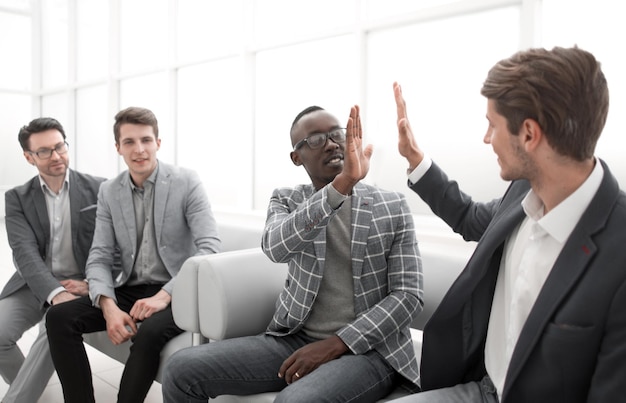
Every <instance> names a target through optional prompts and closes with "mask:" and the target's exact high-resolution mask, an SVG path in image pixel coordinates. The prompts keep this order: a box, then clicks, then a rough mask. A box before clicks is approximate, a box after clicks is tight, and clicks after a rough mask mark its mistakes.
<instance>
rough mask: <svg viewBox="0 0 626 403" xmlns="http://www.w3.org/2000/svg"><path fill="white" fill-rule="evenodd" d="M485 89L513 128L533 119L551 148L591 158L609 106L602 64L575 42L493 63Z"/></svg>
mask: <svg viewBox="0 0 626 403" xmlns="http://www.w3.org/2000/svg"><path fill="white" fill-rule="evenodd" d="M481 94H482V95H484V96H485V97H487V98H488V99H491V100H494V101H495V107H496V111H497V112H498V113H499V114H501V115H502V116H504V117H505V118H506V120H507V125H508V129H509V131H510V132H511V133H513V134H518V133H519V131H520V129H521V125H522V123H523V122H524V120H525V119H529V118H530V119H533V120H535V121H537V123H538V124H539V126H540V127H541V129H542V130H543V132H544V133H545V136H546V140H547V141H548V144H550V146H551V147H552V148H554V149H555V150H556V151H557V152H558V153H559V154H561V155H564V156H567V157H570V158H573V159H574V160H577V161H582V160H584V159H587V158H591V157H593V154H594V150H595V147H596V143H597V141H598V138H599V137H600V134H601V133H602V130H603V128H604V124H605V123H606V118H607V115H608V110H609V90H608V86H607V82H606V78H605V77H604V74H603V73H602V70H601V68H600V63H599V62H598V61H597V60H596V59H595V57H594V56H593V55H592V54H591V53H589V52H587V51H584V50H582V49H579V48H578V47H577V46H574V47H572V48H561V47H555V48H553V49H552V50H547V49H541V48H537V49H529V50H525V51H520V52H517V53H515V54H514V55H513V56H511V57H510V58H508V59H504V60H501V61H500V62H498V63H497V64H496V65H495V66H493V67H492V68H491V70H490V71H489V73H488V75H487V79H486V80H485V82H484V84H483V87H482V89H481Z"/></svg>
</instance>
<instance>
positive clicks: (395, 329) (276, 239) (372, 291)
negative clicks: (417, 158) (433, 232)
mask: <svg viewBox="0 0 626 403" xmlns="http://www.w3.org/2000/svg"><path fill="white" fill-rule="evenodd" d="M336 212H337V210H333V208H331V206H330V205H329V204H328V186H327V187H324V188H322V189H321V190H319V191H315V188H314V187H313V185H299V186H297V187H295V188H280V189H276V190H275V191H274V192H273V194H272V198H271V200H270V204H269V207H268V213H267V221H266V224H265V229H264V231H263V241H262V247H263V251H264V252H265V254H266V255H267V256H268V257H269V258H270V259H271V260H273V261H275V262H283V263H284V262H287V263H288V264H289V273H288V277H287V279H286V281H285V286H284V288H283V291H282V292H281V294H280V296H279V298H278V300H277V302H276V311H275V313H274V317H273V319H272V321H271V323H270V324H269V326H268V329H267V331H268V333H269V334H274V335H285V334H291V333H295V332H297V331H299V330H300V329H301V328H302V326H303V323H304V322H305V321H306V319H307V317H308V315H309V313H310V311H311V307H312V305H313V302H314V301H315V298H316V295H317V292H318V289H319V287H320V283H321V279H322V275H323V273H324V257H325V255H326V226H327V225H328V223H329V222H330V220H331V219H332V218H333V217H334V216H335V214H336ZM351 227H352V231H351V236H352V278H353V280H354V293H355V295H354V309H355V314H356V319H355V320H354V321H353V322H351V323H348V324H346V325H345V326H344V327H343V328H342V329H340V330H339V331H338V332H337V335H338V336H339V337H341V339H342V340H343V341H344V342H345V343H346V345H348V347H349V348H350V350H351V351H352V352H353V353H354V354H362V353H365V352H367V351H369V350H376V351H377V352H378V353H380V354H381V355H382V356H383V357H385V358H386V360H387V361H388V362H389V364H390V365H391V366H392V367H393V368H395V369H396V371H398V373H400V374H401V375H402V376H403V377H405V378H406V379H407V380H409V381H410V382H412V383H413V384H415V385H418V384H419V374H418V365H417V361H416V359H415V353H414V350H413V345H412V342H411V335H410V332H409V327H410V324H411V322H412V321H413V319H414V318H415V316H416V315H417V314H418V313H419V312H420V311H421V309H422V306H423V289H422V285H423V282H422V265H421V258H420V255H419V250H418V246H417V240H416V237H415V228H414V224H413V218H412V216H411V212H410V210H409V206H408V204H407V202H406V199H405V197H404V195H402V194H401V193H397V192H389V191H384V190H381V189H378V188H376V187H373V186H370V185H366V184H362V183H359V184H357V186H355V188H354V191H353V196H352V221H351Z"/></svg>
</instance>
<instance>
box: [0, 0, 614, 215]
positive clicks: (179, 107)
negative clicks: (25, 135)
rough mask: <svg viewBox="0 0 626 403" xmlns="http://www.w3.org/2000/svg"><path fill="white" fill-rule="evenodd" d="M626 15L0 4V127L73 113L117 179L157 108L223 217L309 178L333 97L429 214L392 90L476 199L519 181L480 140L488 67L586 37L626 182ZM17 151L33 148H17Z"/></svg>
mask: <svg viewBox="0 0 626 403" xmlns="http://www.w3.org/2000/svg"><path fill="white" fill-rule="evenodd" d="M618 7H619V2H614V1H610V0H420V1H415V0H341V1H336V0H319V1H317V2H310V1H302V0H232V1H205V0H80V1H76V0H0V54H2V55H3V63H2V64H0V102H1V103H2V105H3V106H4V107H5V109H4V110H5V111H10V112H11V113H3V116H5V118H3V119H2V120H0V131H2V133H3V135H4V136H5V137H4V138H8V139H12V138H14V136H15V134H16V133H17V129H19V126H21V125H23V124H25V123H27V122H28V121H29V120H30V119H32V118H33V117H37V116H41V115H48V116H54V117H57V118H58V119H59V120H60V121H61V122H62V123H63V124H64V126H65V127H66V130H67V133H68V138H69V139H70V140H71V148H70V152H71V157H72V165H73V167H74V168H76V169H79V170H83V171H86V172H91V173H94V174H97V175H102V176H107V177H110V176H113V175H115V174H117V173H118V172H120V171H121V170H123V169H125V165H124V163H123V161H121V160H120V158H119V157H118V156H117V153H116V152H115V147H114V145H113V141H112V139H113V134H112V124H113V117H114V115H115V114H116V113H117V112H118V111H119V110H120V109H122V108H124V107H126V106H130V105H137V106H144V107H148V108H150V109H152V110H153V111H154V112H155V114H156V115H157V118H158V119H159V126H160V136H161V138H162V146H161V149H160V151H159V158H160V159H161V160H163V161H166V162H169V163H173V164H178V165H182V166H187V167H189V168H192V169H195V170H196V171H198V173H199V174H200V176H201V177H202V179H203V181H204V182H205V184H206V188H207V191H208V192H209V195H210V198H211V202H212V204H213V206H214V208H215V209H216V210H236V211H249V210H255V211H256V212H263V211H264V210H265V208H266V207H267V203H268V199H269V197H270V194H271V191H272V190H273V189H274V188H275V187H279V186H288V185H293V184H296V183H301V182H308V181H309V179H308V177H307V175H306V172H305V171H304V169H303V168H302V167H296V166H294V165H293V164H292V163H291V160H290V158H289V153H290V151H291V144H290V141H289V129H290V125H291V122H292V120H293V118H294V117H295V115H296V114H297V113H298V112H300V111H301V110H302V109H303V108H305V107H307V106H309V105H319V106H322V107H324V108H326V109H328V110H329V111H330V112H332V113H334V114H335V115H337V117H338V118H339V119H340V120H344V119H347V116H348V112H349V108H350V106H352V105H354V104H359V105H360V106H361V109H362V118H363V123H364V125H365V126H364V127H365V141H366V142H368V143H372V144H373V145H374V156H373V160H372V164H371V169H370V173H369V175H368V176H367V178H366V179H365V180H366V181H367V182H369V183H373V184H376V185H378V186H381V187H383V188H387V189H390V190H398V191H402V192H404V193H406V194H407V197H408V199H409V203H410V206H411V208H412V210H413V211H414V212H415V213H424V214H430V212H429V210H428V208H427V207H426V206H425V205H424V204H423V203H422V202H421V200H419V198H418V197H417V196H416V195H414V194H412V193H411V192H410V190H409V189H408V188H407V187H406V176H405V169H406V163H405V162H404V160H403V159H402V158H401V157H400V156H399V155H398V152H397V144H396V143H397V133H396V126H395V121H396V116H395V106H394V101H393V94H392V83H393V82H394V81H399V82H400V83H401V84H402V86H403V89H404V93H405V96H406V99H407V102H408V107H409V117H410V119H411V122H412V125H413V128H414V130H415V131H416V134H417V136H418V139H419V141H420V144H421V145H422V147H423V149H424V150H425V151H426V152H427V153H428V154H429V155H430V156H431V157H432V158H433V159H434V160H435V161H436V162H437V163H439V164H440V165H441V166H442V167H443V168H444V169H445V170H446V171H447V172H448V173H449V174H450V176H451V177H453V178H455V179H457V180H458V181H459V183H460V184H461V187H462V188H463V189H464V190H466V191H467V192H468V193H470V194H471V195H472V196H474V198H475V199H477V200H488V199H491V198H493V197H497V196H499V195H500V194H501V193H502V191H503V189H504V188H505V187H506V185H507V184H506V183H505V182H503V181H502V180H500V178H499V175H498V173H499V169H498V166H497V162H496V159H495V155H494V154H493V151H492V150H491V147H490V146H487V145H485V144H483V143H482V138H483V134H484V132H485V130H486V120H485V117H484V116H485V110H486V100H485V99H484V98H483V97H482V96H481V95H480V88H481V85H482V82H483V80H484V78H485V77H486V74H487V71H488V70H489V68H490V67H491V66H492V65H493V64H494V63H496V62H497V61H498V60H500V59H502V58H505V57H508V56H510V55H511V54H512V53H514V52H516V51H517V50H519V49H523V48H527V47H530V46H546V47H552V46H555V45H560V46H572V45H574V44H578V45H579V46H581V47H583V48H586V49H589V50H591V51H592V52H594V54H596V56H597V57H598V59H599V60H600V61H601V62H602V63H603V67H604V71H605V73H606V75H607V79H608V81H609V86H610V89H611V110H610V112H609V119H608V122H607V126H606V130H605V132H604V134H603V136H602V137H601V139H600V143H599V145H598V150H597V154H598V155H599V156H600V157H602V158H604V159H605V160H606V161H607V162H609V164H610V166H611V169H612V170H613V171H614V173H615V174H616V175H617V177H618V178H619V179H620V180H621V181H622V182H624V181H626V160H625V159H624V158H622V157H621V154H622V153H621V149H622V141H621V137H622V136H621V134H620V128H621V127H622V126H623V124H622V122H621V120H622V119H623V118H621V115H620V114H619V111H620V110H621V109H623V108H624V107H626V77H624V76H623V74H622V73H621V72H622V71H624V70H625V69H626V61H624V60H623V58H622V57H621V52H620V48H619V44H620V42H619V38H623V37H625V36H626V26H625V25H624V24H623V23H622V21H621V20H620V15H621V14H620V13H619V10H618ZM7 38H10V40H8V39H7ZM10 144H12V143H11V141H10ZM16 144H17V142H15V144H14V145H16ZM16 153H17V156H16V155H15V154H16ZM9 154H10V155H9ZM1 157H2V158H1V160H2V161H3V162H4V161H12V162H13V163H15V164H18V162H20V161H21V159H20V158H22V157H21V154H20V152H19V150H15V148H13V149H11V150H9V149H8V148H7V149H5V150H2V155H1ZM16 166H19V165H16ZM9 171H10V172H9ZM17 171H19V170H6V169H3V171H2V173H1V174H0V175H1V176H0V190H2V189H6V188H8V187H12V186H15V185H17V184H19V183H21V182H22V181H23V179H24V177H25V176H28V175H31V174H32V171H30V170H28V167H27V166H24V171H19V172H20V173H19V174H18V173H17ZM22 172H26V173H25V174H23V175H22ZM0 200H1V198H0Z"/></svg>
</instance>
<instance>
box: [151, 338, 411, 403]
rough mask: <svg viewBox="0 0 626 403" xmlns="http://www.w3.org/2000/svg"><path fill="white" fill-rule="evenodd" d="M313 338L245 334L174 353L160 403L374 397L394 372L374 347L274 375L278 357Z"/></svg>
mask: <svg viewBox="0 0 626 403" xmlns="http://www.w3.org/2000/svg"><path fill="white" fill-rule="evenodd" d="M314 341H316V339H313V338H310V337H308V336H306V335H304V334H303V333H302V332H300V333H297V334H295V335H290V336H283V337H274V336H268V335H259V336H249V337H241V338H235V339H228V340H221V341H217V342H210V343H207V344H203V345H201V346H196V347H190V348H186V349H183V350H180V351H179V352H177V353H175V354H174V355H172V356H171V357H170V359H169V360H168V362H167V364H166V366H165V371H164V375H163V382H162V390H163V402H164V403H183V402H206V401H207V399H208V398H215V397H216V396H219V395H251V394H256V393H262V392H279V391H280V393H279V394H278V396H277V398H276V400H275V402H298V403H305V402H315V403H320V402H375V401H376V400H378V399H380V398H382V397H384V396H386V395H387V394H389V393H390V392H391V391H392V390H393V388H394V386H395V380H396V378H397V377H399V376H398V375H397V374H396V372H395V370H394V369H393V368H392V367H391V366H390V365H389V364H388V363H387V361H386V360H385V359H384V358H383V357H382V356H381V355H380V354H378V353H377V352H375V351H369V352H367V353H366V354H361V355H354V354H350V353H348V354H345V355H343V356H341V357H339V358H337V359H335V360H332V361H329V362H327V363H325V364H323V365H321V366H320V367H318V368H317V369H316V370H315V371H313V372H311V373H310V374H308V375H306V376H303V377H302V378H301V379H299V380H298V381H296V382H293V383H291V384H290V385H287V383H286V382H285V381H284V380H283V379H281V378H279V377H278V369H279V368H280V366H281V365H282V363H283V361H284V360H285V359H287V357H289V356H290V355H291V354H292V353H293V352H295V351H296V350H297V349H299V348H301V347H303V346H305V345H306V344H308V343H311V342H314Z"/></svg>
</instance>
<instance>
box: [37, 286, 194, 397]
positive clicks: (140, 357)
mask: <svg viewBox="0 0 626 403" xmlns="http://www.w3.org/2000/svg"><path fill="white" fill-rule="evenodd" d="M160 289H161V285H140V286H128V287H119V288H116V289H115V296H116V298H117V303H118V306H119V308H120V309H121V310H123V311H125V312H129V311H130V309H131V308H132V307H133V305H134V303H135V301H137V300H138V299H142V298H147V297H151V296H153V295H154V294H156V293H157V292H158V291H159V290H160ZM46 327H47V329H48V342H49V343H50V353H51V355H52V361H53V362H54V366H55V368H56V371H57V375H58V376H59V380H60V381H61V386H62V387H63V395H64V397H65V402H66V403H89V402H94V401H95V400H94V392H93V382H92V374H91V367H90V366H89V359H88V358H87V352H86V351H85V346H84V344H83V336H82V335H83V334H85V333H92V332H97V331H101V330H106V321H105V320H104V316H103V314H102V311H101V310H100V309H99V308H96V307H94V306H93V305H92V303H91V300H90V299H89V297H82V298H78V299H75V300H73V301H69V302H65V303H62V304H58V305H54V306H52V307H50V309H49V310H48V314H47V318H46ZM182 332H183V331H182V330H181V329H180V328H179V327H178V326H176V324H175V323H174V318H173V316H172V308H171V305H170V306H168V307H167V309H165V310H163V311H160V312H157V313H156V314H154V315H152V316H151V317H149V318H147V319H146V320H144V321H143V323H142V324H141V326H139V329H138V331H137V334H136V335H135V336H134V337H133V339H132V342H133V344H132V346H131V347H130V356H129V357H128V360H127V361H126V365H125V367H124V372H123V374H122V379H121V381H120V388H119V393H118V403H138V402H143V401H144V399H145V397H146V394H147V393H148V390H149V389H150V386H151V385H152V382H153V380H154V377H155V376H156V373H157V371H158V369H159V362H160V360H161V350H162V349H163V347H164V346H165V344H166V343H167V342H168V341H169V340H171V339H172V338H174V337H176V336H177V335H179V334H181V333H182Z"/></svg>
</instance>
